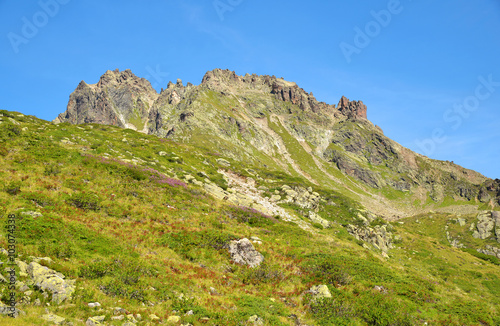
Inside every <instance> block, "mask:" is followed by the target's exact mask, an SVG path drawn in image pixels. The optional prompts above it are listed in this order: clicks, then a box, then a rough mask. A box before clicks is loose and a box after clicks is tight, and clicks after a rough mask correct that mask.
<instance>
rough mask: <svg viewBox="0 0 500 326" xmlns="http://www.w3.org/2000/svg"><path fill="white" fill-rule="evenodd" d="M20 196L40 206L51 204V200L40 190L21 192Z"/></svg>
mask: <svg viewBox="0 0 500 326" xmlns="http://www.w3.org/2000/svg"><path fill="white" fill-rule="evenodd" d="M21 196H22V197H23V198H24V199H25V200H27V201H31V202H33V203H35V204H37V205H39V206H42V207H45V206H51V205H52V204H53V203H52V200H51V199H50V198H49V197H48V196H46V195H44V194H42V193H40V192H28V193H23V194H22V195H21Z"/></svg>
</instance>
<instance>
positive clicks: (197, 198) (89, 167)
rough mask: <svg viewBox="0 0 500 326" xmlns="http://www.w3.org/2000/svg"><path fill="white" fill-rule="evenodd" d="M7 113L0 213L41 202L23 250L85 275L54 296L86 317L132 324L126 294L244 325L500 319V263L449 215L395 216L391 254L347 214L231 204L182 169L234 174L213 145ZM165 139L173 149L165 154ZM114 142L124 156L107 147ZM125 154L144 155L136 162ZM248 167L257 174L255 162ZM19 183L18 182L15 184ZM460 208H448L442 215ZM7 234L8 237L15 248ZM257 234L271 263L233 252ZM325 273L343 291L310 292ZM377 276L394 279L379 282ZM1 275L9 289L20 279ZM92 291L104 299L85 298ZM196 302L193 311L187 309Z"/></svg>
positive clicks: (338, 205)
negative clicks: (70, 292)
mask: <svg viewBox="0 0 500 326" xmlns="http://www.w3.org/2000/svg"><path fill="white" fill-rule="evenodd" d="M2 113H3V116H2V117H1V118H2V124H0V131H1V133H0V135H1V137H2V142H1V143H0V144H1V145H0V146H1V147H2V148H0V152H1V153H2V155H1V156H0V178H1V179H2V184H4V190H5V191H2V192H0V203H1V205H2V206H1V208H0V209H1V213H2V215H3V216H5V215H6V214H9V213H19V212H21V211H37V212H40V213H42V215H43V217H37V218H24V219H23V220H22V221H20V222H19V223H18V231H17V238H18V242H19V243H18V248H17V249H18V252H19V254H20V255H22V257H21V259H23V260H26V261H29V260H30V258H28V257H29V256H31V255H32V256H38V257H40V256H49V257H51V258H52V259H53V260H54V262H53V263H51V264H49V266H50V267H51V268H53V269H55V270H57V271H60V272H62V273H63V274H64V275H66V276H67V277H68V278H72V279H73V278H76V279H77V280H78V281H77V289H78V290H77V293H76V294H75V297H74V299H73V301H72V302H71V303H70V304H71V305H68V304H65V305H63V306H60V307H54V306H51V307H49V310H50V311H51V312H54V313H56V314H58V315H61V316H64V317H67V318H68V319H69V320H71V321H73V322H75V323H76V324H79V323H80V322H79V320H80V321H85V320H86V319H87V317H89V316H94V315H102V314H105V315H106V316H107V318H106V320H107V321H108V322H109V323H110V324H115V325H121V324H122V323H123V322H117V321H113V322H111V321H110V317H111V316H112V311H110V310H107V309H108V308H110V307H115V306H120V307H122V308H125V309H127V310H128V311H130V312H133V313H140V314H141V315H142V316H143V317H144V319H145V320H146V321H148V320H149V318H148V316H149V315H150V314H152V313H154V314H156V315H157V316H159V317H160V318H161V319H162V320H165V319H166V318H167V317H168V316H171V315H179V316H182V322H183V323H187V322H190V323H192V324H193V325H199V324H202V323H203V324H208V325H237V324H240V323H241V322H244V321H246V320H247V319H248V318H249V317H250V316H252V315H259V316H260V317H262V318H263V319H264V321H265V323H266V324H267V325H280V324H282V325H293V324H294V322H293V318H290V317H289V316H291V315H296V316H298V318H300V319H301V320H302V321H304V322H306V323H308V324H312V325H315V324H320V325H413V324H415V325H420V324H423V322H425V321H427V322H428V323H429V324H430V325H464V324H465V325H481V323H482V324H483V325H485V324H486V325H495V324H498V323H499V322H500V320H499V317H498V316H499V314H498V311H497V309H498V303H499V300H500V299H499V298H498V296H497V294H498V291H499V290H500V279H499V276H500V270H499V267H498V266H496V265H493V264H491V263H488V262H484V261H482V260H480V259H478V258H476V257H474V256H471V255H469V254H467V253H464V252H462V251H459V250H457V249H454V248H451V247H450V246H449V245H448V244H447V243H446V241H445V240H446V239H445V238H444V240H443V233H442V232H438V230H440V228H439V227H436V228H433V227H432V226H427V227H426V228H422V229H420V228H419V227H417V224H418V223H416V222H414V221H413V220H412V219H408V222H407V223H405V224H403V225H401V224H395V226H394V228H395V232H397V233H398V234H400V235H401V237H402V239H403V240H402V242H401V243H399V244H397V246H398V248H397V249H395V250H393V251H391V252H390V256H391V257H390V259H388V260H387V261H385V260H384V259H382V258H381V256H380V255H379V254H378V253H377V252H375V251H371V250H367V249H365V248H363V247H362V246H361V245H360V243H358V242H356V241H355V240H354V239H353V238H352V237H351V236H350V235H348V234H347V232H346V231H345V229H344V228H343V227H341V226H340V224H335V226H334V227H333V228H332V229H325V230H323V229H317V234H315V235H313V234H310V233H307V232H305V231H303V230H301V229H300V228H298V227H297V226H296V225H294V224H289V223H284V222H281V221H276V220H273V219H270V218H267V217H264V216H261V215H260V214H258V213H255V212H251V211H248V210H245V209H241V208H235V207H230V206H227V205H226V204H224V203H223V202H219V201H217V200H214V199H213V198H211V197H210V196H208V195H206V194H205V193H204V192H203V191H202V190H201V189H200V188H197V187H196V186H193V185H189V186H186V187H184V184H183V183H181V182H178V181H176V179H175V177H177V178H179V177H181V176H182V175H184V174H191V175H193V176H195V177H196V178H198V179H199V180H203V178H204V177H201V176H200V175H198V172H199V171H203V172H205V173H206V174H207V175H208V176H209V177H210V178H212V179H213V181H214V182H219V183H220V182H223V181H221V180H218V178H220V176H219V175H218V174H217V172H216V171H217V169H218V166H217V164H216V159H217V158H218V156H217V155H213V154H210V153H208V152H207V151H206V150H199V149H196V148H194V147H190V146H187V145H182V144H176V143H172V142H165V141H162V140H160V139H158V138H156V137H154V136H146V135H143V134H139V133H136V132H133V131H131V130H122V129H118V128H114V127H108V126H106V127H105V126H98V125H92V126H90V125H85V126H71V125H67V124H61V125H52V124H50V123H47V122H45V121H41V120H38V119H36V118H33V117H20V116H18V115H17V114H16V113H12V112H6V111H3V112H2ZM8 116H10V118H11V119H14V120H15V121H16V122H15V123H12V122H10V120H9V117H8ZM16 123H19V125H17V124H16ZM25 127H26V128H27V129H26V130H24V131H23V130H22V129H23V128H25ZM61 140H63V142H61ZM67 141H70V142H71V143H72V144H68V143H67ZM64 142H65V143H64ZM4 149H7V150H8V151H5V150H4ZM159 151H164V152H166V153H167V155H165V156H159V155H158V152H159ZM106 153H107V154H109V157H112V158H114V159H111V158H110V159H104V158H103V157H104V156H106V155H105V154H106ZM3 154H5V155H3ZM127 160H129V161H132V160H136V161H138V162H142V163H140V164H139V165H138V166H137V167H134V166H133V165H130V164H129V163H127ZM204 161H205V162H208V163H209V165H207V164H204V163H203V162H204ZM162 166H163V167H162ZM248 168H253V167H252V166H248ZM236 169H237V171H236V172H239V173H241V174H245V172H244V171H243V167H241V170H239V171H238V169H240V168H236ZM254 169H255V170H257V171H259V174H261V176H262V177H263V178H264V179H273V180H274V181H275V182H274V183H272V184H266V183H264V181H262V185H266V186H269V187H270V188H271V185H272V186H273V187H274V186H276V185H277V184H278V185H279V184H290V183H291V184H294V183H300V179H297V178H295V179H292V178H290V177H288V176H286V175H283V174H282V173H279V172H272V171H265V172H263V171H262V170H261V169H257V168H254ZM163 173H166V174H167V175H168V176H164V175H163ZM304 184H305V182H304ZM16 187H19V188H20V191H19V192H18V193H16V191H12V189H14V190H15V189H16ZM316 190H318V191H319V192H320V193H321V195H322V196H323V197H325V198H326V197H328V198H331V200H332V202H333V205H331V206H330V209H331V210H332V211H331V213H329V211H325V212H322V215H323V217H325V218H328V219H330V220H333V221H337V222H339V223H345V222H346V221H349V219H350V218H351V217H352V216H353V215H354V212H353V211H352V208H353V207H355V206H356V204H355V203H352V202H351V201H349V200H347V199H346V198H345V197H342V196H341V195H338V194H335V193H332V192H331V191H328V190H327V189H316ZM9 192H10V194H9ZM291 208H292V209H296V210H297V211H300V209H299V208H297V207H291ZM448 218H449V217H446V216H436V218H435V220H436V222H434V223H441V224H442V223H446V222H444V221H445V220H446V219H448ZM3 219H4V220H5V217H3ZM415 219H416V218H415ZM438 221H439V222H438ZM430 223H432V222H430ZM426 225H427V224H426ZM2 232H3V236H2V237H1V238H0V246H2V247H4V248H5V247H6V246H7V243H6V238H5V231H2ZM250 236H258V237H259V238H261V239H262V244H256V248H257V250H258V251H260V252H261V253H263V255H264V256H265V263H264V264H263V265H262V266H261V267H260V268H257V269H249V268H247V267H244V266H238V265H235V264H233V263H232V262H231V260H230V257H229V254H228V253H227V250H225V249H224V248H223V247H224V244H226V243H227V242H228V241H229V240H231V239H236V238H242V237H250ZM5 258H6V257H2V260H3V261H5ZM317 284H328V286H329V288H330V291H331V292H332V295H333V298H332V299H326V300H324V301H316V302H314V301H311V300H310V298H309V295H308V294H305V291H306V290H308V289H309V288H310V287H311V286H312V285H317ZM376 285H377V286H382V287H383V288H384V289H385V291H382V292H379V291H376V290H375V289H374V286H376ZM1 287H2V290H1V291H2V295H3V296H4V297H3V298H4V299H5V296H6V295H7V292H8V290H7V289H6V286H5V285H1ZM210 287H213V288H215V289H216V291H217V292H218V294H213V293H211V292H210ZM33 290H34V294H33V295H32V301H33V300H35V298H39V299H40V300H41V301H42V304H43V305H45V303H46V302H48V300H47V299H45V298H44V297H43V296H42V295H41V293H39V292H38V291H37V290H36V289H33ZM181 294H183V297H182V299H179V297H180V296H181ZM94 301H98V302H100V303H101V304H102V306H103V307H104V309H105V310H104V311H102V312H95V311H92V310H91V309H90V308H88V307H87V306H86V304H87V303H88V302H94ZM20 308H21V309H22V310H24V311H26V313H27V316H26V317H23V318H19V319H17V320H14V321H13V320H10V319H7V317H0V323H2V324H9V325H31V324H33V323H34V324H38V325H40V324H42V323H41V322H40V319H39V316H40V315H41V314H43V311H44V307H43V306H42V307H36V306H32V305H26V306H23V307H20ZM189 310H193V315H190V316H185V313H186V312H187V311H189ZM206 317H208V318H209V319H208V320H206V319H204V318H206ZM47 325H48V323H47Z"/></svg>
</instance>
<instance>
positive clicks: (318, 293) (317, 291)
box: [309, 284, 332, 300]
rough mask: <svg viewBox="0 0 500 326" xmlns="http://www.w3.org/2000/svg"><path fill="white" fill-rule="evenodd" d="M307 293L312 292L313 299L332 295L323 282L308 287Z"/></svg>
mask: <svg viewBox="0 0 500 326" xmlns="http://www.w3.org/2000/svg"><path fill="white" fill-rule="evenodd" d="M309 293H311V294H312V296H313V299H314V300H317V299H323V298H331V297H332V294H331V293H330V290H329V289H328V286H326V285H324V284H321V285H315V286H313V287H312V288H310V289H309Z"/></svg>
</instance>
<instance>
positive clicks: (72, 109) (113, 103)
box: [55, 70, 158, 131]
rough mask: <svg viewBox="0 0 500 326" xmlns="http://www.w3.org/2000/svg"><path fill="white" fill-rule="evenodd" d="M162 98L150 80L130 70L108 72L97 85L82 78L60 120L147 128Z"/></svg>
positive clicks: (140, 128)
mask: <svg viewBox="0 0 500 326" xmlns="http://www.w3.org/2000/svg"><path fill="white" fill-rule="evenodd" d="M157 98H158V94H157V93H156V91H155V90H154V89H153V87H151V84H150V83H149V81H147V80H146V79H144V78H138V77H137V76H135V75H134V74H133V73H132V72H131V71H130V70H125V71H123V72H119V71H118V70H115V71H107V72H106V73H105V74H104V75H102V76H101V78H100V80H99V82H98V83H97V84H93V85H89V84H87V83H85V82H84V81H81V82H80V84H79V85H78V87H77V88H76V90H75V91H74V92H73V93H72V94H71V95H70V98H69V102H68V107H67V109H66V112H64V113H62V114H60V115H59V116H58V117H57V118H56V120H55V121H56V122H69V123H73V124H80V123H99V124H108V125H114V126H119V127H124V128H130V129H134V130H139V131H143V130H144V127H145V123H146V121H147V118H148V116H149V111H150V109H151V107H152V105H153V103H154V102H155V100H156V99H157Z"/></svg>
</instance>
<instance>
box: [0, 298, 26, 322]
mask: <svg viewBox="0 0 500 326" xmlns="http://www.w3.org/2000/svg"><path fill="white" fill-rule="evenodd" d="M20 314H24V311H22V310H19V309H17V308H14V309H12V307H10V306H7V305H6V304H4V303H3V302H1V301H0V315H4V316H14V318H17V317H19V315H20Z"/></svg>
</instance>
